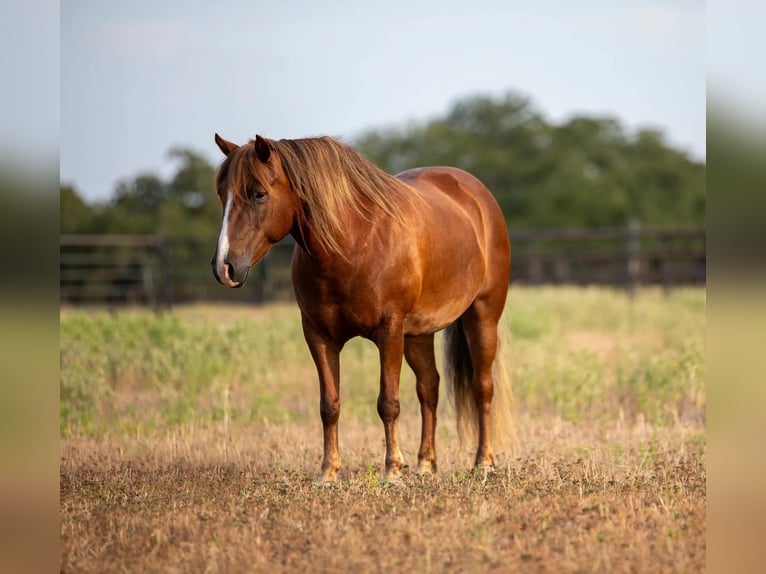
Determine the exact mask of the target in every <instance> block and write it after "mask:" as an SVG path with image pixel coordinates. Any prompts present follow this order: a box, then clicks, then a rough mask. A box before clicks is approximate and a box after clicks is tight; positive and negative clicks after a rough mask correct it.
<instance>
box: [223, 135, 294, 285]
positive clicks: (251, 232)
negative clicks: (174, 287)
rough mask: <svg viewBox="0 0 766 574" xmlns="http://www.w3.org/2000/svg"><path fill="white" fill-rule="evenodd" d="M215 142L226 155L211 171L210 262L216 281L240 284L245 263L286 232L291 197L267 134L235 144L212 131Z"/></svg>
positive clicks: (246, 267) (291, 211)
mask: <svg viewBox="0 0 766 574" xmlns="http://www.w3.org/2000/svg"><path fill="white" fill-rule="evenodd" d="M215 142H216V144H218V147H219V148H221V151H222V152H223V154H224V155H225V156H226V159H225V160H224V161H223V163H222V164H221V167H220V169H219V170H218V175H217V177H216V184H215V185H216V191H217V192H218V197H219V199H220V200H221V205H222V206H223V220H222V223H221V232H220V234H219V235H218V247H217V248H216V251H215V255H214V256H213V260H212V261H211V262H210V263H211V265H212V267H213V275H214V276H215V278H216V279H217V280H218V282H219V283H221V284H222V285H226V286H227V287H241V286H242V285H244V284H245V281H246V280H247V274H248V272H249V271H250V268H251V267H252V266H253V265H255V264H256V263H258V262H259V261H260V260H261V259H263V257H264V256H265V255H266V253H268V251H269V249H270V248H271V246H272V245H274V244H275V243H277V242H278V241H279V240H281V239H282V238H283V237H285V236H286V235H287V234H288V233H289V232H290V229H291V228H292V226H293V220H294V218H295V213H296V199H295V196H294V194H293V193H292V192H291V190H290V184H289V183H288V180H287V177H286V176H285V172H284V170H283V169H282V164H281V161H280V159H279V156H278V155H277V154H276V153H274V152H273V149H272V146H271V144H270V143H269V141H268V140H266V139H264V138H262V137H261V136H256V137H255V140H252V141H250V142H249V143H246V144H244V145H242V146H238V145H236V144H234V143H232V142H229V141H226V140H225V139H223V138H221V137H220V136H219V135H218V134H215Z"/></svg>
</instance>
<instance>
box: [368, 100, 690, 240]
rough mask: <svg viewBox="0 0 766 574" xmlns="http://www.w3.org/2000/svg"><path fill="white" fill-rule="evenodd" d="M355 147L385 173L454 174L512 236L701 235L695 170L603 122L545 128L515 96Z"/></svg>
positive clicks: (674, 153)
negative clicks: (473, 182) (630, 228)
mask: <svg viewBox="0 0 766 574" xmlns="http://www.w3.org/2000/svg"><path fill="white" fill-rule="evenodd" d="M357 147H358V148H359V149H360V150H361V151H362V152H363V153H365V154H366V155H367V157H369V158H370V159H371V160H372V161H374V162H375V163H377V164H378V165H379V166H381V167H382V168H383V169H385V170H388V171H390V172H392V173H396V172H398V171H401V170H404V169H407V168H409V167H413V166H418V165H455V166H458V167H461V168H463V169H465V170H467V171H470V172H472V173H473V174H475V175H476V176H478V177H479V178H480V179H481V180H482V181H483V182H484V183H485V184H486V185H487V186H488V187H489V188H490V189H491V190H492V191H493V192H494V194H495V195H496V197H497V199H498V202H499V203H500V206H501V208H502V209H503V212H504V213H505V216H506V220H507V221H508V225H509V227H510V228H512V229H523V228H540V227H577V226H593V227H599V226H602V227H608V226H623V225H625V224H626V223H627V222H628V221H629V220H630V219H632V218H637V219H638V220H639V221H641V222H642V223H643V224H644V225H649V226H671V225H677V226H701V225H704V217H705V166H704V164H701V163H699V162H696V161H693V160H692V159H690V158H689V157H688V156H686V155H685V154H684V153H683V152H680V151H678V150H676V149H673V148H671V147H670V146H669V145H668V144H667V143H666V142H665V140H664V137H663V135H662V134H661V133H660V132H657V131H655V130H648V129H644V130H640V131H638V133H636V134H634V135H631V134H628V133H626V131H625V130H624V129H623V128H622V126H621V125H620V123H619V121H618V120H616V119H614V118H610V117H587V116H575V117H572V118H570V119H569V120H567V121H565V122H563V123H561V124H558V125H556V124H552V123H549V122H547V121H546V120H545V119H544V118H543V117H542V115H541V114H540V113H539V112H538V111H537V110H536V109H535V108H534V107H533V106H532V104H531V103H530V101H529V100H528V99H526V98H523V97H521V96H519V95H516V94H508V95H506V96H505V97H502V98H499V99H492V98H489V97H484V96H478V97H474V98H468V99H465V100H462V101H460V102H458V103H457V104H455V106H454V107H453V108H452V109H451V110H450V111H449V112H447V114H446V115H445V116H444V117H443V118H436V119H434V120H431V121H429V122H427V123H421V124H413V125H410V126H408V127H406V128H404V129H393V130H392V129H389V130H373V131H371V132H368V133H366V134H364V135H362V136H361V137H360V138H359V139H358V140H357Z"/></svg>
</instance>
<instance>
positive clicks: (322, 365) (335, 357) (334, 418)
mask: <svg viewBox="0 0 766 574" xmlns="http://www.w3.org/2000/svg"><path fill="white" fill-rule="evenodd" d="M303 335H304V337H305V338H306V343H308V346H309V350H310V351H311V356H312V357H313V359H314V364H315V365H316V369H317V374H318V375H319V412H320V414H321V416H322V428H323V431H324V457H323V459H322V472H321V474H320V475H319V477H318V478H317V482H319V483H325V482H334V481H335V479H336V478H337V477H338V470H340V452H339V451H338V418H339V417H340V392H339V391H340V350H341V347H340V346H338V345H336V344H334V343H332V342H331V341H328V340H327V339H326V338H324V337H322V336H321V335H320V334H319V333H318V332H317V331H316V330H315V329H314V328H313V327H312V326H311V325H310V324H309V323H308V321H307V320H306V318H305V317H304V318H303Z"/></svg>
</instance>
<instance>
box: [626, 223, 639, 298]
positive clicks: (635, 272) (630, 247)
mask: <svg viewBox="0 0 766 574" xmlns="http://www.w3.org/2000/svg"><path fill="white" fill-rule="evenodd" d="M627 235H628V242H627V243H628V244H627V278H628V280H627V289H628V294H629V295H630V296H631V297H632V296H633V295H635V294H636V289H637V288H638V284H639V281H640V279H641V224H640V223H639V222H638V220H637V219H631V220H630V221H629V222H628V234H627Z"/></svg>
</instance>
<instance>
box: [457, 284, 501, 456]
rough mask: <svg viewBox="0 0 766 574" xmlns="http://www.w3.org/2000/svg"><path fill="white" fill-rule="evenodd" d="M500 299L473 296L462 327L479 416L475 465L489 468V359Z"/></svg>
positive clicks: (494, 350)
mask: <svg viewBox="0 0 766 574" xmlns="http://www.w3.org/2000/svg"><path fill="white" fill-rule="evenodd" d="M500 303H504V298H503V299H502V300H501V301H493V299H492V298H486V299H476V300H475V301H474V302H473V304H472V305H471V306H470V307H469V308H468V310H467V311H466V312H465V313H464V314H463V316H462V318H461V319H462V321H463V329H464V330H465V335H466V338H467V339H468V346H469V348H470V353H471V362H472V364H473V381H472V387H473V396H474V401H475V404H476V410H477V412H478V418H479V421H478V422H479V446H478V448H477V450H476V467H477V468H480V467H481V468H491V467H493V466H494V463H495V457H494V453H493V452H492V446H491V445H490V442H489V434H490V433H489V429H490V421H489V416H490V414H489V411H490V406H491V404H492V395H493V394H494V389H493V382H492V363H493V362H494V360H495V355H496V353H497V341H498V336H497V324H498V322H499V320H500V315H501V314H502V304H500Z"/></svg>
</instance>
